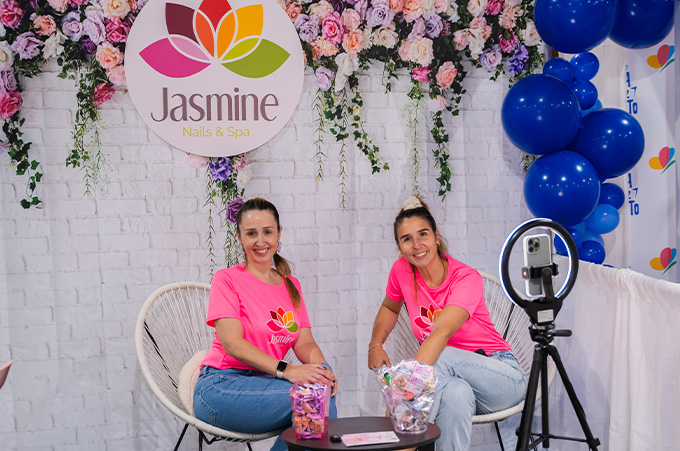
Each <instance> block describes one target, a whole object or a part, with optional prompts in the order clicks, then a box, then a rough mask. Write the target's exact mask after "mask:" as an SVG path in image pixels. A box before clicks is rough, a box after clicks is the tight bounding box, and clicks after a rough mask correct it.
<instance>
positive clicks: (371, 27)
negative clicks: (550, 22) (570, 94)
mask: <svg viewBox="0 0 680 451" xmlns="http://www.w3.org/2000/svg"><path fill="white" fill-rule="evenodd" d="M279 1H281V2H284V3H282V6H283V7H284V8H285V10H286V13H287V14H288V16H289V17H290V19H291V21H292V22H293V24H294V25H295V28H296V29H297V30H298V34H299V36H300V41H301V42H302V45H303V48H304V50H305V57H306V61H307V64H308V65H309V66H310V67H311V68H312V69H313V71H314V75H315V81H316V85H317V87H318V89H319V90H320V91H322V92H323V94H318V95H317V96H316V107H315V108H316V109H317V111H319V112H320V118H321V119H320V120H319V122H318V129H317V132H318V136H319V138H317V140H316V145H317V156H321V155H324V154H323V152H322V151H321V149H320V143H321V142H323V140H322V137H321V136H322V135H323V134H324V133H325V132H326V128H325V126H328V125H330V127H331V128H330V130H331V132H332V133H333V134H334V135H335V138H336V140H337V141H342V148H341V149H342V151H343V152H344V151H345V149H346V145H345V144H344V141H345V140H346V139H347V138H348V137H349V134H348V133H347V130H346V128H347V127H346V124H347V123H348V122H349V121H350V120H349V119H348V118H351V121H352V124H353V127H354V133H353V135H352V136H353V138H354V140H355V142H356V144H357V147H358V148H359V149H360V150H361V151H362V152H363V153H364V154H366V155H367V157H368V158H369V161H370V163H371V167H372V169H373V172H378V171H380V170H381V169H388V167H387V165H386V164H383V163H381V162H380V158H379V156H378V150H379V149H378V148H377V146H375V145H374V144H373V143H372V142H371V140H370V139H369V138H368V136H367V135H366V134H365V133H363V125H361V124H362V120H361V116H360V110H361V106H362V104H361V101H360V99H361V97H360V94H359V92H358V83H357V82H356V72H357V71H358V70H359V69H366V68H368V65H369V62H370V61H372V60H376V61H381V62H383V63H384V64H385V75H384V77H383V82H384V84H385V88H386V90H388V91H389V90H390V88H391V83H390V81H391V79H392V77H394V76H395V71H396V70H397V69H400V68H406V69H408V70H409V72H410V74H411V78H412V81H413V86H412V89H411V90H410V92H409V97H411V99H412V100H414V102H411V103H410V104H411V105H413V106H412V108H415V107H418V105H420V104H421V102H420V100H421V99H422V98H423V97H424V95H425V91H424V89H423V87H422V86H420V85H421V84H423V85H425V86H427V88H428V90H429V101H428V102H427V107H428V110H429V112H430V116H431V122H432V127H431V135H432V138H433V140H434V143H435V146H434V149H433V155H434V158H435V162H436V163H435V164H436V167H437V168H438V169H439V174H440V175H439V177H437V181H438V182H439V185H440V189H439V195H440V196H441V197H442V198H443V197H445V196H446V193H447V192H448V191H450V190H451V170H450V168H449V165H448V158H449V152H448V148H447V145H448V140H449V137H448V134H447V133H446V132H445V130H444V124H443V116H442V113H443V111H444V110H446V111H449V112H450V113H452V114H453V115H456V114H458V104H459V102H460V99H461V95H462V94H463V93H464V90H463V87H462V82H463V80H464V78H465V75H466V72H465V70H464V68H463V62H466V61H467V62H470V63H471V64H472V65H474V66H476V67H481V68H484V69H485V70H487V71H488V72H489V73H490V74H491V75H490V76H491V78H492V79H493V80H495V79H497V78H498V77H499V76H500V75H501V74H503V73H505V74H507V75H508V76H509V77H510V82H511V83H513V82H514V81H516V80H518V79H519V78H522V77H523V76H526V75H528V74H530V73H532V72H534V71H535V70H537V69H538V68H540V67H541V65H542V60H543V54H542V50H543V45H542V41H541V39H540V37H539V35H538V32H537V31H536V27H535V25H534V23H533V21H532V20H531V19H530V18H531V17H532V16H533V0H469V1H468V2H467V3H457V1H456V0H311V1H308V0H303V1H302V2H300V1H297V0H279ZM331 88H333V89H332V90H331ZM346 89H349V90H351V91H352V93H353V97H352V100H353V102H352V105H351V106H349V107H346V106H345V105H344V103H345V100H346V94H344V92H345V90H346ZM354 99H358V100H356V101H355V100H354ZM406 115H407V116H408V117H409V118H411V119H407V120H408V123H409V124H415V123H417V121H414V120H413V118H414V117H415V115H414V114H413V113H409V112H407V114H406ZM328 121H330V124H328ZM411 130H412V132H413V133H415V131H414V130H413V129H411ZM343 158H344V157H343V154H342V153H341V156H340V160H341V162H342V161H343ZM419 161H420V160H419V159H418V158H416V159H415V160H414V164H416V165H417V164H419ZM321 162H322V159H321V158H318V159H317V164H318V165H320V164H321ZM340 173H341V174H342V173H343V168H342V167H341V172H340ZM320 174H323V169H322V168H319V169H318V170H317V177H319V176H320ZM340 184H341V190H342V192H341V205H344V203H343V202H344V200H343V199H344V196H343V194H342V193H343V192H344V185H343V183H342V180H341V183H340ZM417 189H418V184H417V182H414V191H417Z"/></svg>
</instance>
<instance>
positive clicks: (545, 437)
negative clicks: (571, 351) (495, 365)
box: [516, 324, 600, 451]
mask: <svg viewBox="0 0 680 451" xmlns="http://www.w3.org/2000/svg"><path fill="white" fill-rule="evenodd" d="M529 333H530V335H531V339H532V340H533V341H534V342H536V346H535V347H534V360H533V363H532V365H531V374H530V376H529V384H528V387H527V395H526V398H525V401H524V410H523V411H522V420H521V421H520V425H519V429H518V435H519V438H518V440H517V449H516V451H528V450H529V449H536V448H537V447H538V445H539V444H543V447H544V448H548V447H549V446H550V439H551V438H553V439H558V440H571V441H576V442H584V443H587V444H588V448H589V449H590V450H597V447H598V445H600V440H599V439H597V438H595V437H593V434H592V432H591V431H590V427H589V426H588V423H587V422H586V415H585V412H584V411H583V407H581V403H580V402H579V401H578V398H577V397H576V392H575V391H574V386H573V385H571V381H570V380H569V377H568V376H567V371H566V370H565V369H564V365H563V364H562V359H561V358H560V354H559V352H558V351H557V348H556V347H555V346H554V345H552V344H551V343H552V340H553V337H569V336H571V331H570V330H555V326H554V325H553V324H550V325H547V326H536V325H535V324H534V325H532V326H531V328H530V329H529ZM548 356H550V357H552V359H553V361H554V362H555V366H556V367H557V371H558V373H559V375H560V378H561V379H562V383H563V384H564V388H565V389H566V390H567V394H568V395H569V400H570V401H571V404H572V406H573V408H574V411H575V412H576V417H577V418H578V421H579V423H580V424H581V429H583V433H584V434H585V436H586V438H585V439H580V438H574V437H562V436H557V435H552V434H550V422H549V418H548ZM539 377H540V380H541V393H542V396H541V417H542V426H543V430H542V432H541V433H540V434H535V433H532V432H531V423H532V420H533V417H534V404H535V403H536V391H537V390H538V381H539ZM532 436H537V439H536V440H534V441H533V442H531V443H530V440H531V438H532Z"/></svg>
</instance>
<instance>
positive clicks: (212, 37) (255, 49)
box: [139, 0, 290, 78]
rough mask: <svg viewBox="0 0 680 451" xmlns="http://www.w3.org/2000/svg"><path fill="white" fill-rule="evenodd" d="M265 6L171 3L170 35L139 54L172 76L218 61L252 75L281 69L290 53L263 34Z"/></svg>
mask: <svg viewBox="0 0 680 451" xmlns="http://www.w3.org/2000/svg"><path fill="white" fill-rule="evenodd" d="M263 15H264V14H263V7H262V5H261V4H260V5H257V4H255V5H249V6H244V7H242V8H238V9H232V8H231V5H230V4H229V2H227V1H226V0H204V1H203V2H202V3H201V5H200V6H199V8H198V9H197V10H194V9H192V8H190V7H188V6H185V5H180V4H176V3H167V4H166V5H165V23H166V26H167V28H168V35H169V37H167V38H163V39H161V40H159V41H156V42H154V43H153V44H151V45H149V46H148V47H146V48H145V49H144V50H142V51H141V52H140V53H139V55H140V56H141V57H142V59H144V61H146V63H147V64H148V65H149V66H151V67H152V68H153V69H154V70H156V71H157V72H158V73H160V74H163V75H165V76H167V77H171V78H185V77H190V76H192V75H195V74H197V73H199V72H201V71H202V70H204V69H205V68H207V67H208V66H210V65H211V64H213V63H216V64H220V65H222V66H223V67H225V68H226V69H228V70H230V71H232V72H234V73H235V74H238V75H241V76H242V77H247V78H262V77H266V76H267V75H269V74H271V73H273V72H275V71H276V70H277V69H278V68H279V67H281V66H282V65H283V63H284V62H286V60H287V59H288V57H289V56H290V54H289V53H288V52H287V51H285V50H284V49H282V48H281V47H279V46H278V45H276V44H274V43H273V42H271V41H269V40H267V39H264V38H262V36H261V35H262V27H263Z"/></svg>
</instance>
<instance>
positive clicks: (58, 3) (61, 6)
mask: <svg viewBox="0 0 680 451" xmlns="http://www.w3.org/2000/svg"><path fill="white" fill-rule="evenodd" d="M47 3H49V4H50V6H51V7H52V8H54V9H55V10H57V11H59V12H60V13H63V12H64V11H66V7H67V6H68V2H67V1H66V0H47Z"/></svg>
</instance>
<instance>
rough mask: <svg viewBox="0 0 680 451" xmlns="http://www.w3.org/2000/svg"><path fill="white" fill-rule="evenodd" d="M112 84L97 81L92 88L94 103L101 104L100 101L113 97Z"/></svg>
mask: <svg viewBox="0 0 680 451" xmlns="http://www.w3.org/2000/svg"><path fill="white" fill-rule="evenodd" d="M113 93H114V90H113V85H112V84H111V83H99V84H98V85H97V86H95V88H94V96H93V98H94V103H96V104H97V105H101V104H102V103H104V102H106V101H107V100H109V99H110V98H111V97H113Z"/></svg>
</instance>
